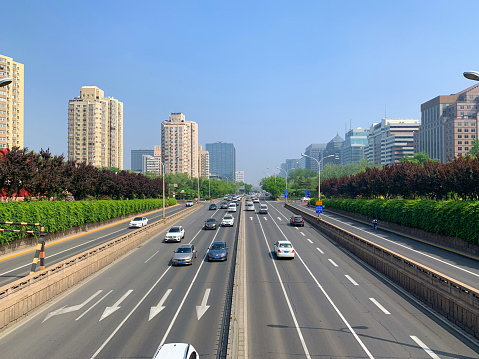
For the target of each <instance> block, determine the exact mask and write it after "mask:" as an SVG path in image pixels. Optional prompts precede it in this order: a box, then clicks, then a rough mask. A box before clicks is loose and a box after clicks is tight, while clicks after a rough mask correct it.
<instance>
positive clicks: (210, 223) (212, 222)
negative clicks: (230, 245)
mask: <svg viewBox="0 0 479 359" xmlns="http://www.w3.org/2000/svg"><path fill="white" fill-rule="evenodd" d="M216 228H218V221H217V220H216V219H215V218H208V219H207V220H206V221H205V229H216Z"/></svg>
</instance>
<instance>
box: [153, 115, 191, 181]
mask: <svg viewBox="0 0 479 359" xmlns="http://www.w3.org/2000/svg"><path fill="white" fill-rule="evenodd" d="M161 160H162V162H163V163H164V166H165V172H166V173H186V174H188V175H189V176H191V177H198V174H199V158H198V124H197V123H196V122H193V121H186V119H185V115H183V114H182V113H172V114H171V115H170V116H169V118H168V120H166V121H163V122H162V123H161Z"/></svg>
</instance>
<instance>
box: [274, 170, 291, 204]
mask: <svg viewBox="0 0 479 359" xmlns="http://www.w3.org/2000/svg"><path fill="white" fill-rule="evenodd" d="M276 168H277V169H279V170H280V171H284V173H285V175H286V177H285V179H286V189H288V172H287V171H286V170H285V169H284V168H281V167H276ZM284 203H288V197H286V192H285V193H284Z"/></svg>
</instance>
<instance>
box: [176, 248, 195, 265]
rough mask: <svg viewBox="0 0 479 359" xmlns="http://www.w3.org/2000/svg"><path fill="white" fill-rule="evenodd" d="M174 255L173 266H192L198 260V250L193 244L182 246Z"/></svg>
mask: <svg viewBox="0 0 479 359" xmlns="http://www.w3.org/2000/svg"><path fill="white" fill-rule="evenodd" d="M173 253H174V254H173V258H171V264H172V265H180V264H184V265H191V264H193V260H194V259H195V258H196V249H195V246H194V245H193V244H182V245H181V246H179V247H178V249H177V250H176V251H175V252H173Z"/></svg>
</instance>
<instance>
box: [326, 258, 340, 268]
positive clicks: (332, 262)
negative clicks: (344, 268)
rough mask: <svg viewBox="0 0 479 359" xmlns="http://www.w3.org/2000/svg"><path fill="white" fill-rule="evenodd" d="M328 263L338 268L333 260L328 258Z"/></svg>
mask: <svg viewBox="0 0 479 359" xmlns="http://www.w3.org/2000/svg"><path fill="white" fill-rule="evenodd" d="M328 261H330V262H331V264H332V265H333V266H335V267H337V266H338V265H337V264H336V263H334V261H333V260H332V259H330V258H328Z"/></svg>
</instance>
